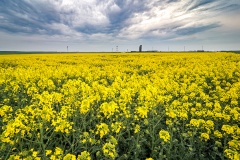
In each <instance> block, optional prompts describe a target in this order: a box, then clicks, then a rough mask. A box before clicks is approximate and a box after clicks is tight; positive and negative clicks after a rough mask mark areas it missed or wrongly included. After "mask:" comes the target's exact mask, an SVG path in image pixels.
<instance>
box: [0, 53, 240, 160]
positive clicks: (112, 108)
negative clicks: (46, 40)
mask: <svg viewBox="0 0 240 160" xmlns="http://www.w3.org/2000/svg"><path fill="white" fill-rule="evenodd" d="M0 159H28V160H33V159H51V160H54V159H64V160H76V159H78V160H90V159H92V160H95V159H119V160H124V159H126V160H131V159H140V160H141V159H143V160H153V159H154V160H160V159H172V160H175V159H178V160H181V159H184V160H185V159H189V160H190V159H235V160H239V159H240V55H239V54H234V53H155V54H153V53H148V54H137V53H135V54H130V53H129V54H29V55H27V54H26V55H25V54H22V55H0Z"/></svg>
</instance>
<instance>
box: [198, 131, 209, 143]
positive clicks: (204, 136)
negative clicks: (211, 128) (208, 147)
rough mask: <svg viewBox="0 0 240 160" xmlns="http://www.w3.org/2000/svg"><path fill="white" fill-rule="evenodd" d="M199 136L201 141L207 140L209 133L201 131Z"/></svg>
mask: <svg viewBox="0 0 240 160" xmlns="http://www.w3.org/2000/svg"><path fill="white" fill-rule="evenodd" d="M200 137H201V139H202V140H203V141H208V140H209V134H208V133H201V135H200Z"/></svg>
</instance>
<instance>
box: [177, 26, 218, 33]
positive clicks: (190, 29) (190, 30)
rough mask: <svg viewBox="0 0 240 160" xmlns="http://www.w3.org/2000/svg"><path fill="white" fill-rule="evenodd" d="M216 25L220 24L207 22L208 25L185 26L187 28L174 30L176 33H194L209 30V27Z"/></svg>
mask: <svg viewBox="0 0 240 160" xmlns="http://www.w3.org/2000/svg"><path fill="white" fill-rule="evenodd" d="M217 27H220V25H219V24H208V25H204V26H195V27H187V28H183V29H178V30H177V31H176V33H177V34H178V35H192V34H195V33H199V32H203V31H206V30H210V29H213V28H217Z"/></svg>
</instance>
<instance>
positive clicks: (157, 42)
mask: <svg viewBox="0 0 240 160" xmlns="http://www.w3.org/2000/svg"><path fill="white" fill-rule="evenodd" d="M239 16H240V0H0V51H3V50H21V51H67V46H69V47H68V49H69V51H116V46H118V50H119V51H122V52H124V51H131V50H138V46H139V45H140V44H142V45H143V50H160V51H167V50H170V51H177V50H179V51H182V50H184V46H185V50H199V49H202V47H203V49H205V50H240V18H239Z"/></svg>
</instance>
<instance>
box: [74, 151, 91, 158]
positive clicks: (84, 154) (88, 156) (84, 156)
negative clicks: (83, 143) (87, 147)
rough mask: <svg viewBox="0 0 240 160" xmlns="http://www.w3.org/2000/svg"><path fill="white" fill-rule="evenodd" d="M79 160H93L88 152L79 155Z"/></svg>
mask: <svg viewBox="0 0 240 160" xmlns="http://www.w3.org/2000/svg"><path fill="white" fill-rule="evenodd" d="M77 160H91V156H90V153H89V152H87V151H83V152H81V153H80V155H78V158H77Z"/></svg>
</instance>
